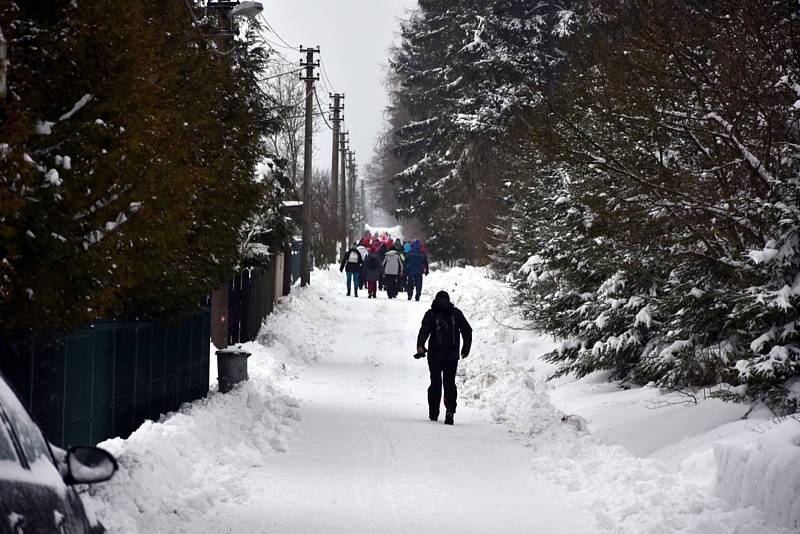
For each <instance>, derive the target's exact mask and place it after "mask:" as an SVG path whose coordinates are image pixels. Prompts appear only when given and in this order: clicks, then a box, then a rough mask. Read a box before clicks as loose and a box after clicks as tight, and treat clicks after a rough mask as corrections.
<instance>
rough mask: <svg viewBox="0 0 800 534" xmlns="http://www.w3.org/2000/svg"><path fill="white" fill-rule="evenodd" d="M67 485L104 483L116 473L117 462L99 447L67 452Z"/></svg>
mask: <svg viewBox="0 0 800 534" xmlns="http://www.w3.org/2000/svg"><path fill="white" fill-rule="evenodd" d="M66 464H67V476H66V477H65V478H64V481H65V482H66V483H67V484H94V483H97V482H105V481H106V480H108V479H110V478H111V477H113V476H114V473H116V472H117V469H118V467H119V466H118V465H117V460H116V459H115V458H114V456H112V455H111V453H110V452H108V451H106V450H103V449H101V448H99V447H85V446H77V447H70V448H69V450H68V451H67V460H66Z"/></svg>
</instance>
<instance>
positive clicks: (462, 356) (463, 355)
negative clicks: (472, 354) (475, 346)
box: [461, 352, 469, 360]
mask: <svg viewBox="0 0 800 534" xmlns="http://www.w3.org/2000/svg"><path fill="white" fill-rule="evenodd" d="M467 356H469V354H464V353H463V352H462V353H461V359H462V360H463V359H464V358H466V357H467Z"/></svg>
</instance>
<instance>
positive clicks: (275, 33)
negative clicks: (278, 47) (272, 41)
mask: <svg viewBox="0 0 800 534" xmlns="http://www.w3.org/2000/svg"><path fill="white" fill-rule="evenodd" d="M259 16H260V17H261V20H263V21H264V24H266V25H267V29H269V31H271V32H272V33H273V34H274V35H275V37H277V38H278V40H279V41H280V42H282V43H283V44H284V45H286V47H287V48H289V49H291V50H298V49H299V48H300V47H299V46H292V45H290V44H289V43H287V42H286V40H285V39H284V38H283V37H281V36H280V34H279V33H278V32H276V31H275V28H273V27H272V25H271V24H270V23H269V21H268V20H267V18H266V17H265V16H264V14H263V13H259Z"/></svg>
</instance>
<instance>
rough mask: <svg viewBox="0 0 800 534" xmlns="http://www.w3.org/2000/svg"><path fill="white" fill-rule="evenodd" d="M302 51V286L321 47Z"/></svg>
mask: <svg viewBox="0 0 800 534" xmlns="http://www.w3.org/2000/svg"><path fill="white" fill-rule="evenodd" d="M300 53H301V54H305V55H306V60H305V62H301V63H300V66H301V67H305V69H306V71H305V75H300V79H301V80H304V81H305V82H306V134H305V135H306V137H305V154H304V156H305V158H304V159H303V232H302V234H303V248H302V250H301V252H300V286H302V287H305V286H306V285H308V284H309V282H311V166H312V165H313V164H314V162H313V161H312V155H313V154H312V151H313V149H314V144H313V138H312V136H313V135H314V82H315V81H317V80H319V75H317V76H315V75H314V67H317V66H319V62H316V63H315V62H314V54H319V47H316V48H303V47H302V46H301V47H300Z"/></svg>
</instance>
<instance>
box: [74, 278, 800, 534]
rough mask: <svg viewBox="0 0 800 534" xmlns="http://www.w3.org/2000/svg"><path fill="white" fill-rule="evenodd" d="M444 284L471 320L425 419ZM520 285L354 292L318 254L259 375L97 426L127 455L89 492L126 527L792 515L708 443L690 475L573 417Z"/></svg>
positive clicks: (258, 351)
mask: <svg viewBox="0 0 800 534" xmlns="http://www.w3.org/2000/svg"><path fill="white" fill-rule="evenodd" d="M441 288H444V289H448V291H450V293H451V296H453V299H454V302H455V303H456V305H457V306H458V307H459V308H461V309H462V310H463V311H464V312H465V314H466V315H467V318H468V319H469V320H470V322H471V323H472V326H473V328H474V330H475V336H474V340H473V350H472V354H471V355H470V357H469V359H468V360H466V361H465V362H464V363H463V364H462V366H461V367H460V373H461V372H462V371H463V376H461V377H460V379H459V384H460V385H459V393H460V395H461V397H460V399H461V400H460V401H459V408H458V414H457V415H456V424H455V426H452V427H451V426H446V425H444V424H443V423H442V422H437V423H434V422H431V421H428V419H427V406H426V393H425V391H426V388H427V385H428V376H427V375H428V372H427V365H426V362H425V360H420V361H418V360H414V359H413V358H412V356H411V355H412V353H413V351H414V345H415V340H416V334H417V329H418V327H419V323H420V321H421V318H422V315H423V314H424V312H425V310H426V309H427V307H428V306H429V303H430V299H431V296H432V295H433V294H434V293H435V291H436V290H437V289H441ZM509 295H510V290H509V289H508V288H507V287H505V286H504V285H502V284H501V283H500V282H498V281H496V280H490V279H488V278H486V277H485V274H484V272H483V271H482V270H480V269H473V268H467V269H453V270H452V271H450V272H443V273H435V274H431V276H429V277H428V279H427V280H426V290H425V293H424V294H423V302H419V303H417V302H408V301H406V300H394V301H389V300H386V299H385V297H384V295H381V297H382V298H379V299H377V300H367V299H366V298H363V297H362V298H359V299H354V298H348V297H345V296H344V295H343V284H342V278H341V277H340V276H339V273H338V272H326V271H317V272H315V277H314V283H313V284H312V285H311V286H309V287H308V288H306V289H304V290H300V291H296V292H295V293H293V296H292V297H291V298H290V299H287V300H286V302H285V303H283V304H281V305H280V306H279V307H278V309H277V310H276V312H275V313H274V314H272V315H271V316H270V317H269V318H268V320H267V322H266V323H265V325H264V328H263V329H262V332H261V334H260V337H259V341H258V342H252V343H248V344H247V345H245V348H246V349H247V350H249V351H251V352H252V353H253V356H252V357H251V358H250V362H249V368H250V380H249V381H248V382H246V383H244V384H242V385H241V386H238V387H237V388H236V389H235V390H234V391H232V392H230V393H227V394H225V395H221V394H217V393H215V392H214V391H212V393H211V394H210V395H209V396H208V397H207V398H205V399H200V400H198V401H195V402H194V403H192V404H187V405H185V406H183V407H182V408H181V410H180V411H179V412H176V413H173V414H170V415H169V416H167V417H165V418H164V419H163V420H162V421H160V422H146V423H145V424H143V425H142V426H141V428H139V429H138V430H137V431H136V432H134V433H133V434H132V435H131V436H130V437H129V438H127V439H125V440H121V439H115V440H109V441H107V442H105V443H103V444H102V446H104V447H105V448H107V449H108V450H110V451H111V452H113V453H114V454H115V455H116V456H117V458H118V459H119V461H120V472H119V473H118V474H117V475H116V476H115V478H114V479H113V480H112V481H111V482H108V483H106V484H101V485H98V486H95V487H93V488H92V489H91V490H90V491H88V492H86V493H84V494H83V499H84V503H85V504H86V505H87V507H88V508H89V510H90V511H91V512H93V513H95V514H97V516H98V517H99V518H100V519H101V520H102V521H103V523H104V524H105V525H106V527H108V529H109V531H110V532H112V533H125V534H127V533H137V532H140V533H148V534H149V533H162V532H164V533H206V532H209V533H211V532H214V533H225V532H228V533H236V534H239V533H245V534H261V533H280V534H287V533H288V534H293V533H340V532H341V533H343V532H347V533H406V532H413V533H427V532H437V533H438V532H448V531H451V532H452V531H455V532H465V533H487V532H490V533H503V532H514V533H517V532H524V533H542V534H569V533H580V534H591V533H594V532H604V533H614V534H675V533H682V534H779V533H780V534H788V533H789V532H794V531H792V530H791V529H782V528H780V527H777V526H775V525H773V524H771V523H770V522H769V521H767V519H766V518H765V517H764V515H763V514H762V513H761V512H760V511H758V510H755V509H753V508H738V507H732V506H730V505H729V504H728V503H726V502H724V501H722V500H721V499H719V498H717V497H716V496H715V495H714V491H713V490H714V488H713V486H709V484H708V482H703V481H702V480H700V478H702V477H695V476H694V473H693V469H691V466H693V465H700V464H697V462H699V461H700V460H701V459H702V458H697V457H694V458H692V459H691V461H690V462H689V463H687V466H688V467H687V469H689V473H688V474H690V475H692V476H690V477H689V478H688V479H687V478H684V476H683V474H684V472H685V470H684V469H683V468H681V469H679V470H678V471H674V470H673V469H671V468H670V467H669V466H667V465H666V464H664V463H662V462H660V461H657V460H653V459H650V458H638V457H635V456H634V455H632V454H631V453H630V452H629V451H627V450H625V449H624V448H623V447H620V446H613V445H611V446H610V445H608V444H606V443H604V442H603V441H602V440H600V439H598V438H597V437H596V436H593V435H591V434H589V433H587V432H585V431H583V430H579V429H578V428H577V426H580V425H576V424H575V423H574V422H571V420H567V422H564V420H563V419H562V415H563V414H562V413H561V412H559V411H558V410H556V409H555V408H554V407H553V405H552V402H551V400H550V396H549V393H548V392H549V391H552V388H553V386H552V385H551V384H550V383H548V382H546V378H547V376H548V373H547V372H546V371H543V370H542V369H541V368H540V367H541V366H542V365H544V364H543V363H542V362H541V360H540V358H539V356H538V355H541V354H543V353H545V352H546V351H548V350H551V348H552V346H553V341H552V340H549V339H546V338H543V337H541V336H539V335H538V334H536V333H533V332H522V331H517V330H515V329H514V328H506V327H504V326H501V323H503V324H512V325H513V324H514V321H519V319H518V318H516V317H515V313H514V310H513V309H512V308H511V307H510V306H509ZM212 368H213V366H212ZM215 378H216V373H214V372H212V377H211V379H212V380H214V379H215ZM465 399H469V403H467V402H464V400H465ZM467 404H469V406H468V405H467ZM476 407H478V408H480V409H476ZM709 453H710V454H712V455H713V451H710V452H709ZM701 464H702V465H705V463H702V462H701ZM712 467H713V458H712ZM700 474H702V473H700ZM712 476H713V473H712Z"/></svg>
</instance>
